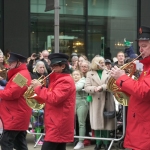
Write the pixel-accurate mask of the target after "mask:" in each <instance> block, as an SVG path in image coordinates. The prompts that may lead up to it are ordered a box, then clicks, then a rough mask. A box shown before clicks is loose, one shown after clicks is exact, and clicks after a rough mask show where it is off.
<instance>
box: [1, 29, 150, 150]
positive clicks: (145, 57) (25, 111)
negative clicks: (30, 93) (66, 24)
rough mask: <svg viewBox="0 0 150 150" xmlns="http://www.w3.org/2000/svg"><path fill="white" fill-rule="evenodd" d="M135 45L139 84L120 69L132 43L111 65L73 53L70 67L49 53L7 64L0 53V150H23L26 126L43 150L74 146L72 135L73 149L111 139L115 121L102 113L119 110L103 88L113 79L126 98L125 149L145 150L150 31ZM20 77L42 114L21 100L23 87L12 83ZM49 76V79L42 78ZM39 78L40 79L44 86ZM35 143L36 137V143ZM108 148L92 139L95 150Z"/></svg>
mask: <svg viewBox="0 0 150 150" xmlns="http://www.w3.org/2000/svg"><path fill="white" fill-rule="evenodd" d="M137 40H138V42H139V47H140V49H139V51H140V53H141V57H142V58H140V59H137V60H136V61H134V63H135V64H136V71H135V72H134V76H135V77H136V79H137V80H134V79H133V77H129V76H128V75H127V73H128V72H127V71H126V72H125V70H122V69H121V67H122V66H123V65H124V64H126V63H128V62H131V61H133V60H134V59H135V58H137V54H135V53H134V52H133V47H132V45H130V44H129V45H126V47H125V51H120V52H118V53H117V55H116V57H114V58H113V59H112V60H111V59H107V58H106V59H105V58H104V57H103V56H100V55H96V56H94V57H93V59H92V60H91V62H90V61H89V60H88V58H87V57H86V56H85V55H78V54H76V53H73V54H72V55H71V59H70V60H71V61H70V62H69V56H68V55H66V54H62V53H52V54H49V52H48V51H47V50H43V51H42V52H40V53H39V54H35V53H33V54H32V55H31V56H30V57H29V58H28V59H27V61H26V58H25V57H24V56H22V55H20V54H16V53H13V52H10V53H9V57H8V59H7V62H5V61H4V55H3V52H0V69H1V71H0V87H2V88H1V91H0V98H1V100H0V118H1V119H2V120H3V122H4V132H3V137H2V139H1V141H0V145H1V149H2V150H6V149H7V150H12V149H13V148H15V149H16V150H20V149H21V150H27V149H28V148H27V142H26V134H27V133H26V130H28V128H29V123H30V122H31V125H32V132H35V133H40V132H45V137H44V140H43V139H41V141H39V143H38V144H40V145H42V150H47V149H51V150H66V144H67V143H70V142H73V141H74V135H79V136H80V138H79V139H78V140H77V142H76V144H75V147H74V149H83V148H84V146H85V145H88V144H91V143H90V141H89V143H88V142H87V140H85V139H84V138H83V137H84V136H93V137H96V138H110V131H112V130H116V128H117V126H116V123H117V118H116V116H113V117H112V118H107V117H106V116H105V115H104V110H107V111H118V109H117V108H116V107H118V103H117V102H116V100H115V97H114V95H113V93H112V91H109V90H108V87H107V82H108V80H109V78H110V76H111V77H113V78H115V79H116V84H117V86H118V87H120V88H121V89H122V91H125V92H126V93H128V94H129V95H130V100H129V106H128V115H127V128H126V136H125V140H124V147H125V148H130V149H133V150H142V149H147V150H148V149H149V148H150V142H149V141H150V137H149V134H150V126H149V124H150V117H149V111H150V109H149V106H150V102H149V94H150V88H149V86H150V85H149V72H150V71H149V70H150V69H149V61H150V60H149V59H150V28H149V27H144V26H143V27H141V28H140V32H139V37H138V39H137ZM18 74H21V75H22V76H24V78H25V79H27V80H26V85H27V86H32V88H33V89H34V92H35V94H37V95H38V96H39V97H40V98H41V99H42V103H45V107H44V108H43V109H42V110H32V109H31V108H30V107H29V106H28V105H27V103H26V101H25V97H24V96H23V95H24V93H25V91H26V90H27V86H20V85H19V84H17V82H15V79H16V78H17V75H18ZM48 74H50V76H49V77H48V78H46V79H45V77H46V76H47V75H48ZM39 78H40V79H44V81H43V82H44V84H43V83H41V82H40V81H39V80H38V79H39ZM37 101H38V99H37ZM40 103H41V101H40ZM90 133H91V134H92V135H91V134H90ZM38 138H39V136H38V135H36V136H35V142H36V141H37V140H38ZM87 143H88V144H87ZM109 145H110V143H109V141H108V140H100V139H96V140H95V148H94V150H100V149H101V148H102V147H103V148H104V149H105V150H107V149H108V147H109Z"/></svg>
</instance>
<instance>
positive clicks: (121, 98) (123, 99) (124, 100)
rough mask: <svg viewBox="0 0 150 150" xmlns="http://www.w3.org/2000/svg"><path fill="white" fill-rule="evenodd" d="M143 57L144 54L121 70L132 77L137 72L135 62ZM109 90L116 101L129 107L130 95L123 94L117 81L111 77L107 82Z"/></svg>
mask: <svg viewBox="0 0 150 150" xmlns="http://www.w3.org/2000/svg"><path fill="white" fill-rule="evenodd" d="M141 55H142V53H141V54H140V55H139V56H138V57H137V58H135V59H134V60H133V61H131V62H130V63H127V64H125V65H123V66H122V67H120V69H122V70H125V71H126V72H127V74H128V76H129V77H132V76H133V74H134V72H135V71H136V65H135V63H134V61H135V60H137V59H138V58H139V57H140V56H141ZM107 88H108V90H110V91H112V92H113V93H114V96H115V98H116V100H117V101H118V102H119V103H120V104H122V105H124V106H128V102H129V95H128V94H127V93H125V92H123V91H122V90H121V88H120V87H118V86H117V85H116V79H114V78H113V77H110V78H109V80H108V82H107Z"/></svg>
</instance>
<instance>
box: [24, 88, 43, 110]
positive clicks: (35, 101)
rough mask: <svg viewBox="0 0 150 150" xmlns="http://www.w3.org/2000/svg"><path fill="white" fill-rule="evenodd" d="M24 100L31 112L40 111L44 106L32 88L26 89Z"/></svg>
mask: <svg viewBox="0 0 150 150" xmlns="http://www.w3.org/2000/svg"><path fill="white" fill-rule="evenodd" d="M24 98H25V99H26V102H27V105H28V106H29V107H30V108H32V109H33V110H40V109H42V108H44V106H45V103H44V101H43V100H42V99H41V98H40V97H38V96H37V94H35V93H34V90H33V88H32V87H28V89H27V91H26V92H25V93H24Z"/></svg>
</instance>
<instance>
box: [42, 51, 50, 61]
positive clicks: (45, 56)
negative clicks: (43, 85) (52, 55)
mask: <svg viewBox="0 0 150 150" xmlns="http://www.w3.org/2000/svg"><path fill="white" fill-rule="evenodd" d="M42 56H43V58H44V59H46V60H47V59H48V56H49V52H48V50H43V51H42Z"/></svg>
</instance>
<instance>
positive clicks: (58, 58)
mask: <svg viewBox="0 0 150 150" xmlns="http://www.w3.org/2000/svg"><path fill="white" fill-rule="evenodd" d="M48 58H49V60H50V61H51V65H53V64H58V63H60V62H67V61H68V59H69V56H68V55H66V54H63V53H53V54H50V55H49V57H48Z"/></svg>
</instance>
